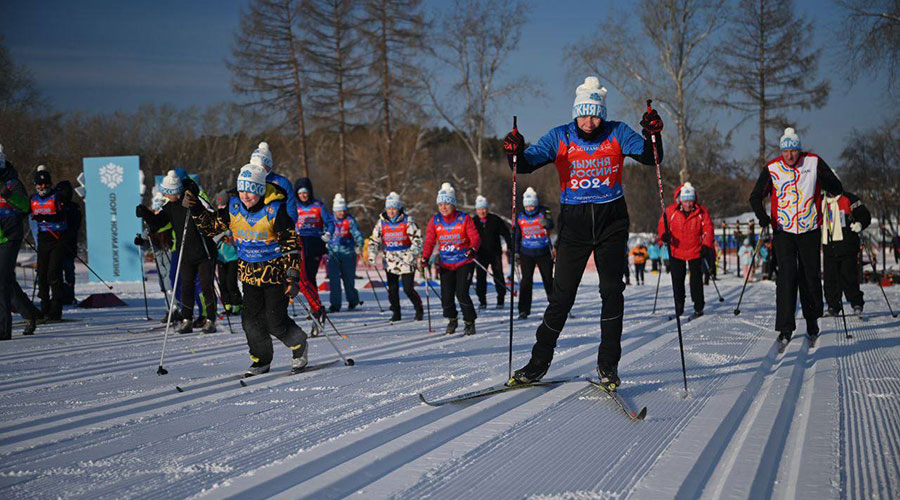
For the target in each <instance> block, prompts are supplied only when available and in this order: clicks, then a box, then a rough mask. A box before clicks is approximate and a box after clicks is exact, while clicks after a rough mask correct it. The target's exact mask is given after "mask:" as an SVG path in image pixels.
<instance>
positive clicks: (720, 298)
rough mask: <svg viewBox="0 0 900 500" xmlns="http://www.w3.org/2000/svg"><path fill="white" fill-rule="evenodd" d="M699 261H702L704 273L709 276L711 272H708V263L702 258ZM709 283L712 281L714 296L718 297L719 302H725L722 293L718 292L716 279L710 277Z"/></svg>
mask: <svg viewBox="0 0 900 500" xmlns="http://www.w3.org/2000/svg"><path fill="white" fill-rule="evenodd" d="M700 260H702V261H703V265H704V266H706V272H708V273H709V274H710V275H711V274H712V272H710V270H709V263H708V262H706V259H704V258H703V257H700ZM710 281H712V284H713V286H714V287H715V288H716V294H717V295H718V296H719V302H725V297H722V293H721V292H719V285H717V284H716V279H715V278H713V277H712V276H710Z"/></svg>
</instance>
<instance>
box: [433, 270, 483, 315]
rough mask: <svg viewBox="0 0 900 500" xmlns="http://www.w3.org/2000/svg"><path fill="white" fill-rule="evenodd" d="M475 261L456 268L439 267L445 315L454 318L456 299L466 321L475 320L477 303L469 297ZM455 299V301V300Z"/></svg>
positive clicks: (442, 305) (442, 304)
mask: <svg viewBox="0 0 900 500" xmlns="http://www.w3.org/2000/svg"><path fill="white" fill-rule="evenodd" d="M474 269H475V263H474V262H470V263H468V264H466V265H464V266H461V267H458V268H456V269H444V268H443V267H439V268H438V275H439V276H440V279H441V307H443V309H444V317H445V318H451V319H454V318H456V316H457V313H456V301H458V302H459V308H460V309H462V313H463V320H464V321H469V322H471V321H475V318H477V317H478V315H477V314H475V304H474V303H473V302H472V298H471V297H469V286H471V285H472V274H473V273H474ZM454 299H455V301H454Z"/></svg>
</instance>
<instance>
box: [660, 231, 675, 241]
mask: <svg viewBox="0 0 900 500" xmlns="http://www.w3.org/2000/svg"><path fill="white" fill-rule="evenodd" d="M659 239H660V240H662V242H663V243H668V242H670V241H672V235H671V234H669V233H663V234H662V236H660V237H659Z"/></svg>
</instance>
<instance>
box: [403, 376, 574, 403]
mask: <svg viewBox="0 0 900 500" xmlns="http://www.w3.org/2000/svg"><path fill="white" fill-rule="evenodd" d="M576 380H583V379H582V378H581V377H568V378H556V379H549V380H538V381H537V382H532V383H530V384H515V385H506V383H503V384H497V385H492V386H490V387H487V388H484V389H479V390H477V391H471V392H465V393H463V394H458V395H456V396H450V397H446V398H444V399H436V400H433V401H429V400H428V399H426V398H425V395H424V394H422V393H421V392H420V393H419V400H420V401H422V402H423V403H425V404H427V405H428V406H443V405H445V404H447V403H460V402H463V401H468V400H471V399H476V398H480V397H484V396H490V395H492V394H499V393H501V392H508V391H514V390H516V389H524V388H526V387H540V386H545V385H557V384H564V383H566V382H574V381H576Z"/></svg>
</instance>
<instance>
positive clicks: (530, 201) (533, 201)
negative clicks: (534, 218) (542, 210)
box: [522, 186, 538, 207]
mask: <svg viewBox="0 0 900 500" xmlns="http://www.w3.org/2000/svg"><path fill="white" fill-rule="evenodd" d="M522 206H523V207H536V206H538V195H537V191H535V190H534V188H532V187H531V186H529V187H528V188H527V189H526V190H525V192H524V193H522Z"/></svg>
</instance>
